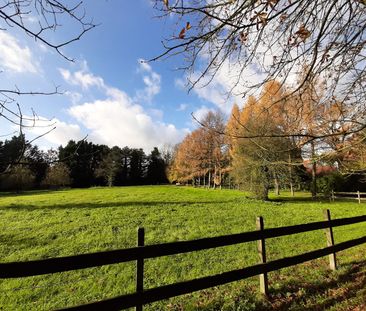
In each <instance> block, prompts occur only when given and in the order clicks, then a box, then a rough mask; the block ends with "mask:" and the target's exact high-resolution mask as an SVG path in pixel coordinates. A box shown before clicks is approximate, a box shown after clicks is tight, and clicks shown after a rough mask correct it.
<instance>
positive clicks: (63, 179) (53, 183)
mask: <svg viewBox="0 0 366 311" xmlns="http://www.w3.org/2000/svg"><path fill="white" fill-rule="evenodd" d="M70 184H71V178H70V170H69V168H68V167H67V165H66V164H64V163H57V164H55V165H53V166H51V167H49V168H48V169H47V172H46V177H45V178H44V180H43V182H42V185H43V186H45V187H49V188H59V187H66V186H69V185H70Z"/></svg>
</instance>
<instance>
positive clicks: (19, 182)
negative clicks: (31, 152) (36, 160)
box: [1, 165, 35, 192]
mask: <svg viewBox="0 0 366 311" xmlns="http://www.w3.org/2000/svg"><path fill="white" fill-rule="evenodd" d="M34 181H35V176H34V174H33V173H32V171H31V170H30V169H29V168H28V167H26V166H24V165H16V166H14V167H12V168H11V170H10V172H9V173H8V174H4V175H3V176H2V177H1V188H2V190H10V191H17V192H20V191H23V190H28V189H31V188H32V187H33V186H34Z"/></svg>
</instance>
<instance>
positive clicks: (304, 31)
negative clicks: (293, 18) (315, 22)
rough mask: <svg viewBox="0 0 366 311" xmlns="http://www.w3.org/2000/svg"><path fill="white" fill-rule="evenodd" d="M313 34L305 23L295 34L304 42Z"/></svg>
mask: <svg viewBox="0 0 366 311" xmlns="http://www.w3.org/2000/svg"><path fill="white" fill-rule="evenodd" d="M310 35H311V33H310V31H309V30H307V29H306V28H305V26H304V25H301V26H300V28H299V30H298V31H296V32H295V36H297V37H298V38H300V40H301V41H302V42H305V40H306V39H307V38H309V37H310Z"/></svg>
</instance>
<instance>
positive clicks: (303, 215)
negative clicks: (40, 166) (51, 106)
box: [0, 186, 366, 310]
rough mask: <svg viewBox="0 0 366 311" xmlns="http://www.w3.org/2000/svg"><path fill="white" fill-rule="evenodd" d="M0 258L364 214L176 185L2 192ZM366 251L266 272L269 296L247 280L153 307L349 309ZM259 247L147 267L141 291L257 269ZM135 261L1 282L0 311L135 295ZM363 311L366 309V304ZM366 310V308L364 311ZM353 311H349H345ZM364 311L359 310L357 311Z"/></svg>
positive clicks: (306, 247)
mask: <svg viewBox="0 0 366 311" xmlns="http://www.w3.org/2000/svg"><path fill="white" fill-rule="evenodd" d="M0 198H1V199H0V217H1V224H0V260H1V262H10V261H26V260H33V259H41V258H51V257H60V256H68V255H77V254H84V253H90V252H97V251H104V250H112V249H118V248H126V247H132V246H135V245H136V242H137V241H136V240H137V228H138V227H144V228H145V231H146V239H145V243H146V244H156V243H162V242H171V241H181V240H190V239H196V238H202V237H212V236H218V235H224V234H231V233H239V232H244V231H251V230H254V229H255V217H256V216H263V217H264V222H265V227H279V226H286V225H293V224H300V223H307V222H313V221H320V220H323V216H322V210H323V209H325V208H329V209H330V210H331V214H332V218H343V217H351V216H356V215H364V214H366V204H358V203H356V202H353V201H348V202H347V201H343V202H332V203H330V202H327V201H317V202H313V201H311V200H310V198H309V197H308V196H307V195H306V194H303V193H301V194H296V196H295V198H290V197H289V196H288V195H286V194H285V195H283V196H281V197H274V196H273V197H272V198H273V199H274V200H273V201H271V202H260V201H256V200H253V199H248V198H246V196H245V194H243V193H242V192H239V191H236V190H207V189H195V188H190V187H175V186H144V187H121V188H92V189H85V190H82V189H72V190H64V191H40V192H27V193H24V194H19V195H15V194H0ZM365 228H366V226H365V224H357V225H351V226H346V227H339V228H335V230H334V232H335V240H336V242H342V241H346V240H349V239H352V238H356V237H360V236H363V235H365V232H366V230H365ZM325 245H326V242H325V235H324V232H322V231H315V232H310V233H304V234H297V235H293V236H289V237H282V238H275V239H271V240H268V241H267V252H268V260H273V259H277V258H282V257H284V256H291V255H295V254H300V253H302V252H305V251H310V250H313V249H316V248H320V247H324V246H325ZM365 254H366V246H359V247H356V248H353V249H349V250H346V251H344V252H341V253H339V255H338V258H339V263H340V268H339V270H338V271H337V272H330V271H329V270H328V269H327V258H322V259H318V260H314V261H311V262H308V263H305V264H302V265H299V266H296V267H291V268H287V269H283V270H281V271H276V272H272V273H270V274H269V282H270V297H269V298H268V299H263V298H261V297H260V295H259V294H258V280H257V278H251V279H248V280H243V281H240V282H235V283H231V284H228V285H225V286H220V287H217V288H212V289H208V290H204V291H200V292H198V293H194V294H189V295H185V296H182V297H177V298H172V299H170V300H165V301H162V302H159V303H155V304H152V305H150V306H148V307H146V309H149V310H254V309H273V310H288V309H293V310H299V309H300V310H304V309H305V310H306V309H307V310H316V309H318V310H323V309H332V310H343V309H344V310H346V309H347V308H350V307H357V306H360V305H362V302H363V301H365V300H366V290H365V287H366V262H365V260H366V258H365ZM257 256H258V255H257V253H256V243H254V242H253V243H245V244H241V245H236V246H229V247H222V248H218V249H212V250H206V251H200V252H195V253H189V254H182V255H176V256H169V257H164V258H159V259H151V260H147V261H146V263H145V269H146V270H145V287H146V288H151V287H155V286H159V285H164V284H170V283H173V282H177V281H183V280H189V279H193V278H196V277H200V276H205V275H212V274H215V273H219V272H224V271H229V270H232V269H238V268H241V267H245V266H249V265H252V264H255V263H257ZM134 280H135V264H134V263H123V264H117V265H109V266H104V267H100V268H91V269H85V270H79V271H71V272H64V273H57V274H53V275H44V276H37V277H28V278H20V279H13V280H0V310H49V309H57V308H63V307H67V306H73V305H79V304H83V303H87V302H92V301H95V300H100V299H106V298H110V297H114V296H117V295H122V294H125V293H130V292H133V291H134ZM363 307H365V306H363ZM361 308H362V307H361ZM347 310H349V309H347ZM361 310H362V309H361Z"/></svg>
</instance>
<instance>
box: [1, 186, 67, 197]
mask: <svg viewBox="0 0 366 311" xmlns="http://www.w3.org/2000/svg"><path fill="white" fill-rule="evenodd" d="M67 190H68V189H65V188H64V189H44V190H27V191H19V192H10V191H9V192H1V191H0V198H11V197H17V196H28V195H42V194H50V193H54V192H57V193H61V192H64V191H67Z"/></svg>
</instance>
